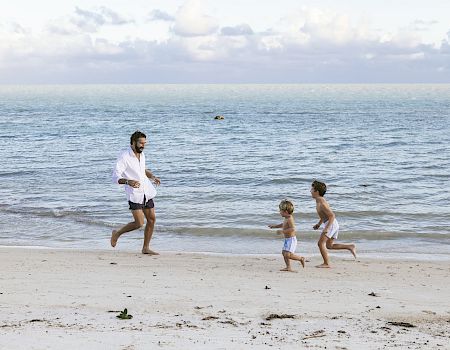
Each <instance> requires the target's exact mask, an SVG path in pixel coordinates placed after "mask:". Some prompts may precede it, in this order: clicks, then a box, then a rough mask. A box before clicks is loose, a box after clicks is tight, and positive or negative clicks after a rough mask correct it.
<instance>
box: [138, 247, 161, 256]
mask: <svg viewBox="0 0 450 350" xmlns="http://www.w3.org/2000/svg"><path fill="white" fill-rule="evenodd" d="M142 254H148V255H159V253H157V252H155V251H153V250H151V249H150V248H142Z"/></svg>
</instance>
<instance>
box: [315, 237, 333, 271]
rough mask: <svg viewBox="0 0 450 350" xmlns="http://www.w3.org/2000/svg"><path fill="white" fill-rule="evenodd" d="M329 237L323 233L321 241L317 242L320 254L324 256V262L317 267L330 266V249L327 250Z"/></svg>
mask: <svg viewBox="0 0 450 350" xmlns="http://www.w3.org/2000/svg"><path fill="white" fill-rule="evenodd" d="M328 239H329V238H328V237H327V236H325V235H324V234H322V235H321V236H320V238H319V242H317V245H318V246H319V250H320V254H321V255H322V258H323V264H320V265H317V266H316V267H325V268H328V267H330V260H329V258H328V251H327V241H328Z"/></svg>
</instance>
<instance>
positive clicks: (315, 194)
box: [309, 186, 319, 198]
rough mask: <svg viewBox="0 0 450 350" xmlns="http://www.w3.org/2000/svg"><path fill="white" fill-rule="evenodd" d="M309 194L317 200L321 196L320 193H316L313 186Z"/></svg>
mask: <svg viewBox="0 0 450 350" xmlns="http://www.w3.org/2000/svg"><path fill="white" fill-rule="evenodd" d="M309 192H311V197H313V198H316V197H317V195H318V194H319V191H316V190H315V189H314V187H312V186H311V190H310V191H309Z"/></svg>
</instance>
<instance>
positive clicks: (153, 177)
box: [145, 169, 161, 185]
mask: <svg viewBox="0 0 450 350" xmlns="http://www.w3.org/2000/svg"><path fill="white" fill-rule="evenodd" d="M145 175H146V176H147V177H148V178H149V179H150V180H152V181H153V182H154V183H155V184H156V185H159V184H160V183H161V180H160V179H159V178H157V177H156V176H155V175H153V173H152V172H151V171H150V170H148V169H145Z"/></svg>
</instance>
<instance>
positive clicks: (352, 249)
mask: <svg viewBox="0 0 450 350" xmlns="http://www.w3.org/2000/svg"><path fill="white" fill-rule="evenodd" d="M350 253H352V254H353V256H354V258H355V259H356V247H355V245H354V244H352V246H351V247H350Z"/></svg>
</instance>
